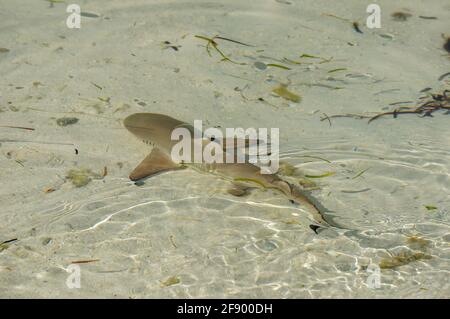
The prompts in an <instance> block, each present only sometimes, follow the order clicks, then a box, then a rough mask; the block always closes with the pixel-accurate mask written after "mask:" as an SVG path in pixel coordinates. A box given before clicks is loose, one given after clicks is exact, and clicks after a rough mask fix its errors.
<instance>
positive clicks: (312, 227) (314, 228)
mask: <svg viewBox="0 0 450 319" xmlns="http://www.w3.org/2000/svg"><path fill="white" fill-rule="evenodd" d="M309 228H311V229H312V230H313V231H314V232H315V233H316V235H319V233H318V232H317V230H318V229H319V228H321V227H320V226H317V225H313V224H311V225H309Z"/></svg>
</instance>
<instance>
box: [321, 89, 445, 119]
mask: <svg viewBox="0 0 450 319" xmlns="http://www.w3.org/2000/svg"><path fill="white" fill-rule="evenodd" d="M430 97H431V99H429V100H428V101H426V102H423V103H421V104H420V105H419V106H400V107H398V108H396V109H395V110H393V111H389V112H382V113H378V114H376V115H368V114H337V115H331V116H326V117H322V118H321V119H320V121H325V120H329V119H330V118H338V117H350V118H356V119H365V118H368V119H369V121H368V123H370V122H372V121H374V120H376V119H379V118H380V117H383V116H387V115H392V116H393V117H394V118H397V117H398V116H399V115H401V114H417V115H421V116H420V117H433V113H434V112H436V111H440V110H446V113H445V114H450V90H444V91H443V92H442V93H438V94H430Z"/></svg>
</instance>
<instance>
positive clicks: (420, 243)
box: [406, 236, 431, 249]
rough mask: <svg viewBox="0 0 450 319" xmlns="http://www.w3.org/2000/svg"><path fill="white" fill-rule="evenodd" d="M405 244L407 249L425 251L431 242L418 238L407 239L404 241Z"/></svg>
mask: <svg viewBox="0 0 450 319" xmlns="http://www.w3.org/2000/svg"><path fill="white" fill-rule="evenodd" d="M406 243H407V244H408V246H409V247H411V248H414V249H426V248H427V247H429V246H430V245H431V241H429V240H427V239H423V238H422V237H418V236H410V237H408V239H406Z"/></svg>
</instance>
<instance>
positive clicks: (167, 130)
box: [124, 113, 330, 231]
mask: <svg viewBox="0 0 450 319" xmlns="http://www.w3.org/2000/svg"><path fill="white" fill-rule="evenodd" d="M124 126H125V128H126V129H127V130H128V131H130V132H131V133H132V134H133V135H135V136H136V137H137V138H138V139H140V140H141V141H143V142H144V143H145V144H148V145H150V146H153V149H152V151H151V152H150V154H149V155H148V156H147V157H146V158H145V159H144V160H143V161H142V162H141V163H140V164H139V165H138V166H137V167H136V168H135V169H134V170H133V171H132V172H131V174H130V179H131V180H133V181H135V180H138V179H141V178H144V177H148V176H151V175H154V174H157V173H160V172H163V171H168V170H176V169H180V168H185V167H191V168H194V169H196V170H200V171H204V172H208V173H213V174H216V175H219V176H221V177H223V178H225V179H227V180H230V181H231V182H232V183H233V185H234V187H233V188H232V189H231V190H230V191H229V193H230V194H232V195H236V196H242V195H244V194H245V193H246V189H247V188H249V187H248V184H247V183H246V182H254V183H257V184H259V185H260V186H263V187H264V188H273V189H276V190H279V191H280V192H282V193H283V194H285V195H286V196H287V197H288V199H289V200H290V201H291V202H297V203H299V204H301V205H303V206H304V207H305V208H306V209H307V211H308V212H309V213H311V214H312V216H313V218H314V220H315V221H316V222H317V223H318V224H319V225H323V226H330V224H329V223H328V222H327V221H326V220H325V219H324V216H323V214H322V212H323V211H324V210H322V209H319V204H318V203H313V201H312V199H311V198H309V197H307V196H306V195H305V194H304V193H303V192H302V191H301V190H300V189H299V188H298V187H296V186H294V185H292V184H290V183H288V182H286V181H284V180H282V179H281V178H280V177H279V176H278V175H276V174H261V169H260V167H258V166H256V165H254V164H251V163H249V162H248V161H247V162H244V163H200V164H196V163H187V164H185V163H181V164H180V163H176V162H174V161H173V160H172V157H171V152H172V147H173V146H174V145H175V144H177V143H178V142H179V141H177V140H172V139H171V137H172V132H173V131H174V129H176V128H180V127H184V128H187V129H188V130H190V131H192V130H193V127H192V126H190V125H189V124H187V123H184V122H182V121H179V120H176V119H174V118H172V117H170V116H167V115H163V114H156V113H136V114H132V115H130V116H128V117H127V118H126V119H125V120H124ZM191 143H192V144H191V145H193V143H194V141H193V140H192V141H191ZM209 143H216V142H215V141H212V140H211V139H208V138H202V145H203V146H205V145H208V144H209ZM224 151H225V152H226V149H224ZM310 227H311V228H312V229H313V230H314V231H316V229H317V228H319V227H318V226H317V225H311V226H310Z"/></svg>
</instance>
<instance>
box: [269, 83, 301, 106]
mask: <svg viewBox="0 0 450 319" xmlns="http://www.w3.org/2000/svg"><path fill="white" fill-rule="evenodd" d="M272 92H273V93H275V94H276V95H278V96H280V97H282V98H283V99H285V100H288V101H291V102H294V103H299V102H300V101H301V96H300V95H298V94H295V93H294V92H291V91H289V90H288V89H287V88H286V86H284V85H280V86H278V87H276V88H274V89H273V90H272Z"/></svg>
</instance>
